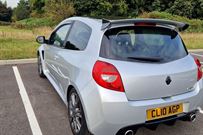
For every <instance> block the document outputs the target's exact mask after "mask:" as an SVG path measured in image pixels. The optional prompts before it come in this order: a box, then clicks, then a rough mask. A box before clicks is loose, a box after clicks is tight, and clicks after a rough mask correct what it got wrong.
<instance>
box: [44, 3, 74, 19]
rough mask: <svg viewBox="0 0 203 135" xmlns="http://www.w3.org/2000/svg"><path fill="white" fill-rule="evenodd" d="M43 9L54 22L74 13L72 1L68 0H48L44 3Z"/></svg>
mask: <svg viewBox="0 0 203 135" xmlns="http://www.w3.org/2000/svg"><path fill="white" fill-rule="evenodd" d="M45 11H46V13H47V14H48V16H50V17H52V18H53V20H55V21H56V22H60V21H62V20H64V19H66V18H68V17H70V16H72V15H74V14H75V9H74V7H73V3H72V2H70V1H69V0H49V2H46V4H45Z"/></svg>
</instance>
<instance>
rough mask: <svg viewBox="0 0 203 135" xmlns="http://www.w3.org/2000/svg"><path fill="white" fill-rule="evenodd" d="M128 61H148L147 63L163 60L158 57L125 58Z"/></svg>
mask: <svg viewBox="0 0 203 135" xmlns="http://www.w3.org/2000/svg"><path fill="white" fill-rule="evenodd" d="M127 58H128V59H133V60H138V61H149V62H160V61H162V60H163V58H159V57H134V56H131V57H127Z"/></svg>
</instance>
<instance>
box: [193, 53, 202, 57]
mask: <svg viewBox="0 0 203 135" xmlns="http://www.w3.org/2000/svg"><path fill="white" fill-rule="evenodd" d="M190 54H192V55H195V56H199V57H203V55H201V54H196V53H190Z"/></svg>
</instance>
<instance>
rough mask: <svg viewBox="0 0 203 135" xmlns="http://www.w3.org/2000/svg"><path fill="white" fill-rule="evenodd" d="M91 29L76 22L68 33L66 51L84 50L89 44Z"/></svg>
mask: <svg viewBox="0 0 203 135" xmlns="http://www.w3.org/2000/svg"><path fill="white" fill-rule="evenodd" d="M91 33H92V29H91V28H90V27H89V26H87V25H86V24H84V23H82V22H79V21H76V22H75V23H74V24H73V26H72V28H71V31H70V33H69V36H68V40H67V43H66V44H65V48H66V49H70V50H84V49H85V48H86V46H87V44H88V42H89V38H90V35H91Z"/></svg>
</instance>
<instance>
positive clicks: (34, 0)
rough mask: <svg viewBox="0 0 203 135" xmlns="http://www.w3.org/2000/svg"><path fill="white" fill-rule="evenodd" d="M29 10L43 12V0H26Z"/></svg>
mask: <svg viewBox="0 0 203 135" xmlns="http://www.w3.org/2000/svg"><path fill="white" fill-rule="evenodd" d="M28 2H29V5H30V7H31V10H32V11H34V12H36V13H38V14H41V13H44V6H45V0H28Z"/></svg>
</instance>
